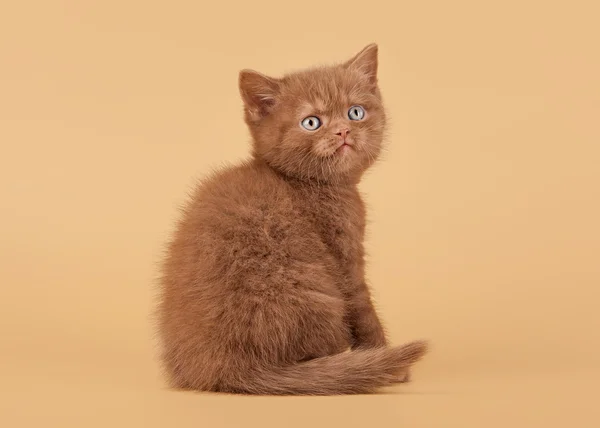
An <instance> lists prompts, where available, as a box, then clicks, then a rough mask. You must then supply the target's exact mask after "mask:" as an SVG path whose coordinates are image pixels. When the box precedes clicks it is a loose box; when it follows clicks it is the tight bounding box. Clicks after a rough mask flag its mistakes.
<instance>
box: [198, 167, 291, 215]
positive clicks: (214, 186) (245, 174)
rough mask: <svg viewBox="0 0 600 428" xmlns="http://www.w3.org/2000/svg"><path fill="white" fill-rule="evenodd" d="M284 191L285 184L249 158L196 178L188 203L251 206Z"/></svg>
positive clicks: (277, 195)
mask: <svg viewBox="0 0 600 428" xmlns="http://www.w3.org/2000/svg"><path fill="white" fill-rule="evenodd" d="M287 192H288V186H287V185H286V183H285V182H284V181H283V180H282V179H281V178H280V177H279V176H278V175H277V174H275V173H274V172H273V171H272V170H271V169H270V168H268V167H266V166H264V165H262V164H260V163H256V162H253V161H246V162H242V163H240V164H238V165H232V166H226V167H221V168H219V169H217V170H214V171H213V172H212V173H211V174H210V175H208V176H206V177H205V178H204V179H202V180H200V181H199V182H198V183H197V185H196V187H195V190H194V192H193V194H192V201H191V202H192V203H201V204H202V205H206V204H210V205H212V204H218V205H222V204H226V205H229V206H232V205H255V204H257V203H259V204H263V203H264V202H265V201H269V200H273V199H281V198H282V197H285V195H286V194H287Z"/></svg>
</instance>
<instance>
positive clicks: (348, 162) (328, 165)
mask: <svg viewBox="0 0 600 428" xmlns="http://www.w3.org/2000/svg"><path fill="white" fill-rule="evenodd" d="M239 84H240V93H241V95H242V99H243V101H244V110H245V120H246V123H247V124H248V127H249V128H250V132H251V134H252V137H253V140H254V156H255V157H257V158H260V159H262V160H264V161H265V162H267V163H268V164H269V165H270V166H271V167H273V168H275V169H276V170H278V171H280V172H282V173H284V174H286V175H289V176H293V177H296V178H300V179H305V180H315V181H319V182H340V181H356V180H358V179H359V178H360V176H361V175H362V173H363V172H364V171H365V170H366V169H367V168H368V167H369V166H370V165H371V164H372V163H373V162H374V161H375V160H376V159H377V158H378V156H379V154H380V152H381V145H382V140H383V135H384V131H385V122H386V121H385V112H384V108H383V104H382V100H381V95H380V93H379V87H378V85H377V45H375V44H371V45H369V46H367V47H366V48H364V49H363V50H362V51H361V52H360V53H358V54H357V55H356V56H355V57H354V58H352V59H350V60H349V61H347V62H345V63H343V64H339V65H335V66H329V67H319V68H313V69H308V70H304V71H300V72H296V73H291V74H288V75H286V76H284V77H282V78H272V77H267V76H265V75H263V74H260V73H258V72H255V71H252V70H243V71H241V72H240V80H239Z"/></svg>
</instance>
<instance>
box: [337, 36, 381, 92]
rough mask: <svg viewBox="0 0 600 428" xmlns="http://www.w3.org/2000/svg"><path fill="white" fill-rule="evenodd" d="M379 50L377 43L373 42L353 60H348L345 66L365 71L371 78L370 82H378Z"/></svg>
mask: <svg viewBox="0 0 600 428" xmlns="http://www.w3.org/2000/svg"><path fill="white" fill-rule="evenodd" d="M377 51H378V48H377V44H375V43H371V44H370V45H368V46H366V47H365V48H364V49H363V50H361V51H360V52H359V53H358V54H356V55H355V56H354V57H353V58H352V59H351V60H349V61H346V62H345V63H344V66H345V67H346V68H353V69H355V70H357V71H359V72H361V73H363V74H364V75H365V76H366V77H367V78H368V79H369V83H371V84H373V85H375V84H377V62H378V61H377Z"/></svg>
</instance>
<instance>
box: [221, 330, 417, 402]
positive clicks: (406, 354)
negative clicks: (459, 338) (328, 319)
mask: <svg viewBox="0 0 600 428" xmlns="http://www.w3.org/2000/svg"><path fill="white" fill-rule="evenodd" d="M425 353H427V343H426V342H423V341H415V342H410V343H407V344H405V345H402V346H397V347H393V348H376V349H363V350H353V351H350V352H344V353H340V354H336V355H330V356H327V357H322V358H316V359H313V360H309V361H306V362H302V363H299V364H296V365H293V366H289V367H281V368H271V369H266V368H263V369H261V370H258V371H256V372H253V373H248V375H249V376H247V377H246V376H244V379H243V380H242V379H240V381H239V385H235V389H236V390H237V391H239V392H243V393H248V394H261V395H341V394H364V393H370V392H373V391H374V390H375V389H377V388H379V387H383V386H387V385H392V384H394V383H397V382H398V380H399V377H398V375H399V374H400V373H401V372H402V371H403V370H404V369H407V368H408V367H409V366H411V365H412V364H414V363H416V362H417V361H419V360H420V359H421V357H423V355H425ZM232 386H233V385H232Z"/></svg>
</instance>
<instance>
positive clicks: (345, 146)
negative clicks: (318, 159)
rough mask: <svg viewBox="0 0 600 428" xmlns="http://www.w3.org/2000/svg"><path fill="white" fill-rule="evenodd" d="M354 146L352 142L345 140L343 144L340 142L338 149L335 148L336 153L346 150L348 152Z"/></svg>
mask: <svg viewBox="0 0 600 428" xmlns="http://www.w3.org/2000/svg"><path fill="white" fill-rule="evenodd" d="M352 148H353V147H352V144H350V143H349V142H348V141H344V142H343V143H342V144H340V145H339V146H338V148H337V149H335V152H336V153H344V152H347V151H348V150H351V149H352Z"/></svg>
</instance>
